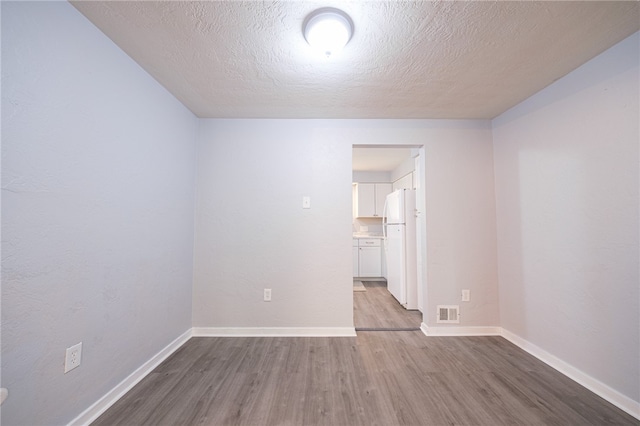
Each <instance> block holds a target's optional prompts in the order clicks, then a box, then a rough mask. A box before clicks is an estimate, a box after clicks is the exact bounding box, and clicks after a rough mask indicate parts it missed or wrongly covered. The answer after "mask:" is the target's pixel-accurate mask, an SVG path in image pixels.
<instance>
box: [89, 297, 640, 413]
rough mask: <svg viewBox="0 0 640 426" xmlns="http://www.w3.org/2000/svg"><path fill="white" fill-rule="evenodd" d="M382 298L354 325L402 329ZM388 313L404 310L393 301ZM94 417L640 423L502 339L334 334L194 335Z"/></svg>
mask: <svg viewBox="0 0 640 426" xmlns="http://www.w3.org/2000/svg"><path fill="white" fill-rule="evenodd" d="M372 287H375V286H372ZM385 291H386V290H385ZM374 293H375V292H372V291H370V290H369V288H367V292H362V293H356V294H354V299H356V300H358V299H360V300H358V302H357V304H356V305H357V309H356V311H355V314H356V315H355V318H356V319H357V322H358V323H360V322H361V321H362V323H363V324H367V325H372V324H373V325H378V324H383V325H385V324H392V325H393V326H398V325H399V324H400V323H398V322H396V321H399V320H397V319H393V320H389V319H388V318H385V320H384V321H383V322H381V323H378V322H367V321H377V320H376V319H375V315H374V312H370V311H367V307H369V308H371V309H379V307H378V306H377V305H376V303H373V302H371V303H370V300H374V299H377V296H376V295H375V294H374ZM360 294H368V295H369V296H370V297H368V298H359V297H358V296H359V295H360ZM382 295H383V293H380V294H379V295H378V296H382ZM381 300H382V299H381ZM393 302H395V300H393ZM395 303H396V304H397V302H395ZM386 309H387V310H388V311H389V312H391V311H393V310H394V309H395V308H393V307H391V305H390V304H389V306H387V307H386ZM400 309H402V308H401V307H400ZM403 311H404V310H403ZM400 312H402V311H400ZM404 313H407V312H406V311H404ZM414 317H415V315H414ZM393 318H395V317H393ZM389 321H391V322H389ZM403 321H404V320H403ZM402 324H403V325H406V323H402ZM418 324H419V322H418ZM93 424H94V426H104V425H109V426H112V425H296V426H297V425H384V426H392V425H491V426H493V425H563V426H564V425H580V426H582V425H607V424H616V425H640V421H638V420H636V419H634V418H633V417H631V416H629V415H627V414H625V413H624V412H622V411H621V410H619V409H617V408H616V407H614V406H613V405H611V404H609V403H608V402H606V401H604V400H603V399H601V398H600V397H598V396H596V395H595V394H593V393H592V392H590V391H588V390H586V389H585V388H583V387H582V386H580V385H578V384H577V383H575V382H573V381H572V380H570V379H568V378H567V377H565V376H563V375H562V374H560V373H558V372H557V371H555V370H554V369H552V368H550V367H548V366H547V365H546V364H544V363H542V362H541V361H539V360H537V359H536V358H534V357H532V356H531V355H529V354H527V353H526V352H524V351H522V350H521V349H519V348H518V347H516V346H514V345H513V344H511V343H509V342H508V341H507V340H505V339H503V338H501V337H426V336H424V335H423V334H422V333H421V332H420V331H402V332H386V331H383V332H379V331H371V332H359V333H358V337H335V338H328V337H327V338H317V337H316V338H314V337H269V338H267V337H259V338H257V337H255V338H248V337H247V338H234V337H213V338H209V337H200V338H192V339H191V340H189V341H188V342H187V343H185V344H184V345H183V346H182V347H181V348H180V349H179V350H178V351H176V352H175V353H174V354H173V355H172V356H171V357H169V358H168V359H167V360H166V361H165V362H163V363H162V364H161V365H160V366H158V368H156V369H155V370H154V371H153V372H152V373H151V374H150V375H149V376H147V377H146V378H145V379H144V380H142V381H141V382H140V383H139V384H138V385H137V386H135V387H134V388H133V389H132V390H131V391H130V392H128V393H127V394H126V395H125V396H124V397H123V398H121V399H120V400H119V401H118V402H117V403H116V404H114V405H113V406H112V407H111V408H110V409H109V410H107V411H106V412H105V413H104V414H103V415H102V416H101V417H100V418H98V419H97V420H96V421H95V422H94V423H93Z"/></svg>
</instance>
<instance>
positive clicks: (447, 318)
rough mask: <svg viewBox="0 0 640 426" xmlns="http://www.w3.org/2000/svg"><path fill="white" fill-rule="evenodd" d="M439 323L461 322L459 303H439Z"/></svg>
mask: <svg viewBox="0 0 640 426" xmlns="http://www.w3.org/2000/svg"><path fill="white" fill-rule="evenodd" d="M436 322H438V323H449V324H452V323H460V307H459V306H458V305H438V319H437V321H436Z"/></svg>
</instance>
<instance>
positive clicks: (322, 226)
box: [193, 120, 353, 327]
mask: <svg viewBox="0 0 640 426" xmlns="http://www.w3.org/2000/svg"><path fill="white" fill-rule="evenodd" d="M315 123H316V122H314V121H313V120H310V121H297V120H279V121H277V120H202V121H201V124H200V139H199V151H198V190H197V194H198V195H197V200H198V201H197V212H196V232H195V271H194V292H193V310H194V312H193V325H194V326H195V327H353V298H352V293H353V292H352V290H353V289H352V286H353V284H352V276H351V275H352V274H351V272H352V267H351V254H350V253H351V251H350V250H351V243H350V239H351V161H350V159H351V147H350V146H348V145H345V144H340V143H339V141H336V140H335V139H334V138H331V137H329V136H328V135H326V134H324V133H323V132H322V126H321V125H320V126H318V125H316V124H315ZM303 196H310V197H311V208H310V209H302V197H303ZM263 288H271V289H272V291H273V299H272V301H271V302H269V303H265V302H264V301H263V300H262V298H263V297H262V296H263Z"/></svg>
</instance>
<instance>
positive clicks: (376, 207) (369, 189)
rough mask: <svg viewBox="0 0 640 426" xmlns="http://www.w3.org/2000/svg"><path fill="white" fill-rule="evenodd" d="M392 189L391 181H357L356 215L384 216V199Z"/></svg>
mask: <svg viewBox="0 0 640 426" xmlns="http://www.w3.org/2000/svg"><path fill="white" fill-rule="evenodd" d="M392 189H393V185H392V184H390V183H356V185H355V197H356V200H355V202H354V205H355V216H356V217H382V210H383V209H384V201H385V199H386V198H387V195H388V194H390V193H391V191H392Z"/></svg>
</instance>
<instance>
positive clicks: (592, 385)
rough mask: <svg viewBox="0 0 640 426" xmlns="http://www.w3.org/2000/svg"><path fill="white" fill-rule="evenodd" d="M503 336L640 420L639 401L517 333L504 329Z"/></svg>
mask: <svg viewBox="0 0 640 426" xmlns="http://www.w3.org/2000/svg"><path fill="white" fill-rule="evenodd" d="M502 337H504V338H505V339H507V340H508V341H510V342H511V343H513V344H514V345H516V346H518V347H519V348H520V349H522V350H524V351H526V352H528V353H530V354H531V355H533V356H534V357H536V358H538V359H539V360H540V361H542V362H544V363H545V364H547V365H548V366H550V367H552V368H554V369H556V370H558V371H559V372H560V373H562V374H564V375H565V376H567V377H569V378H570V379H571V380H573V381H575V382H577V383H578V384H580V385H582V386H584V387H585V388H587V389H589V390H590V391H591V392H593V393H595V394H596V395H598V396H600V397H601V398H603V399H605V400H607V401H609V402H610V403H611V404H613V405H615V406H616V407H618V408H619V409H621V410H622V411H625V412H626V413H628V414H630V415H632V416H633V417H635V418H636V419H639V420H640V403H639V402H637V401H634V400H633V399H631V398H629V397H628V396H625V395H623V394H621V393H620V392H618V391H616V390H614V389H612V388H610V387H609V386H607V385H605V384H604V383H602V382H600V381H599V380H596V379H594V378H593V377H591V376H589V375H588V374H586V373H584V372H582V371H580V370H578V369H577V368H575V367H573V366H572V365H570V364H568V363H566V362H565V361H563V360H561V359H560V358H557V357H556V356H554V355H552V354H550V353H549V352H547V351H545V350H544V349H541V348H540V347H538V346H536V345H534V344H533V343H531V342H529V341H527V340H525V339H523V338H522V337H520V336H518V335H516V334H513V333H512V332H510V331H508V330H505V329H502Z"/></svg>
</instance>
